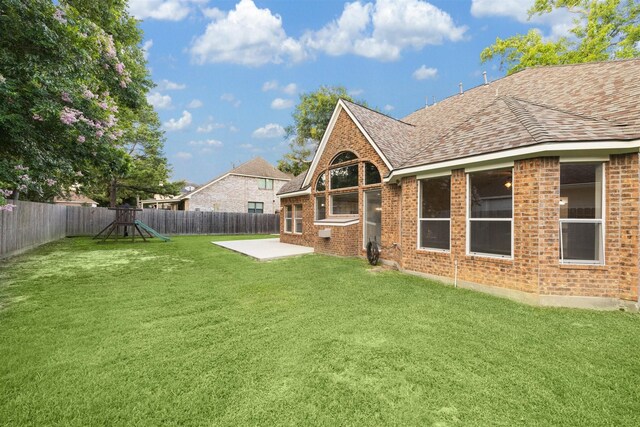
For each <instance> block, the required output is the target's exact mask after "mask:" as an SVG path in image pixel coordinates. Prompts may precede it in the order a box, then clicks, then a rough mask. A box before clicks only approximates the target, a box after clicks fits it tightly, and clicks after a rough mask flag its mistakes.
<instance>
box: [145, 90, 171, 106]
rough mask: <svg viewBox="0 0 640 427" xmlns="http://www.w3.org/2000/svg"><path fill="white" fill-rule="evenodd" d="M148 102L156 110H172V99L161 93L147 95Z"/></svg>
mask: <svg viewBox="0 0 640 427" xmlns="http://www.w3.org/2000/svg"><path fill="white" fill-rule="evenodd" d="M147 102H148V103H149V104H151V105H152V106H153V107H154V108H155V109H156V110H166V109H167V108H171V97H170V96H169V95H163V94H161V93H160V92H151V93H149V94H148V95H147Z"/></svg>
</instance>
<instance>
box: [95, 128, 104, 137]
mask: <svg viewBox="0 0 640 427" xmlns="http://www.w3.org/2000/svg"><path fill="white" fill-rule="evenodd" d="M103 135H104V131H103V130H99V131H97V132H96V137H98V138H102V136H103Z"/></svg>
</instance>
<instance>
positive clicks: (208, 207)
mask: <svg viewBox="0 0 640 427" xmlns="http://www.w3.org/2000/svg"><path fill="white" fill-rule="evenodd" d="M285 183H287V181H284V180H278V179H274V181H273V189H270V190H265V189H259V188H258V178H256V177H249V176H242V175H229V176H226V177H224V178H222V179H221V180H219V181H217V182H215V183H213V184H211V185H210V186H208V187H207V188H205V189H203V190H202V191H199V192H197V193H195V194H194V195H193V196H191V199H190V200H189V205H188V209H189V210H190V211H195V210H196V209H199V210H201V211H214V212H248V208H249V207H248V203H249V202H262V203H264V213H278V211H279V209H280V201H279V200H278V197H276V193H277V192H278V191H279V190H280V188H282V186H283V185H284V184H285Z"/></svg>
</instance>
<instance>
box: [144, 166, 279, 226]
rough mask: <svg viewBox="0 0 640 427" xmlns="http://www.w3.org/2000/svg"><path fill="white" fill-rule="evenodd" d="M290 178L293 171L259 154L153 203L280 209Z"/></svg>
mask: <svg viewBox="0 0 640 427" xmlns="http://www.w3.org/2000/svg"><path fill="white" fill-rule="evenodd" d="M290 180H291V176H290V175H288V174H286V173H284V172H282V171H280V170H278V169H276V168H275V167H273V166H272V165H271V164H270V163H269V162H267V161H266V160H265V159H263V158H262V157H255V158H253V159H251V160H249V161H248V162H245V163H243V164H241V165H240V166H238V167H236V168H233V169H231V170H230V171H228V172H226V173H224V174H222V175H220V176H218V177H216V178H214V179H212V180H211V181H209V182H207V183H206V184H203V185H201V186H200V187H198V188H196V189H195V190H193V191H190V192H188V193H186V194H183V195H181V196H179V197H175V198H171V199H167V200H162V201H158V200H150V201H149V204H150V205H153V204H157V203H163V204H164V205H165V207H166V208H167V209H171V207H167V206H173V205H175V209H179V210H186V211H208V212H245V213H271V214H272V213H278V211H279V210H280V201H279V199H278V197H277V196H276V193H277V192H278V191H279V190H280V189H281V188H282V186H284V185H285V184H286V183H287V182H289V181H290ZM145 202H146V201H145Z"/></svg>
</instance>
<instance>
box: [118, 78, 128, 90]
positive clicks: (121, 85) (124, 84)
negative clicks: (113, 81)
mask: <svg viewBox="0 0 640 427" xmlns="http://www.w3.org/2000/svg"><path fill="white" fill-rule="evenodd" d="M120 87H121V88H123V89H124V88H126V87H127V82H125V81H124V80H123V81H121V82H120Z"/></svg>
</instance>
